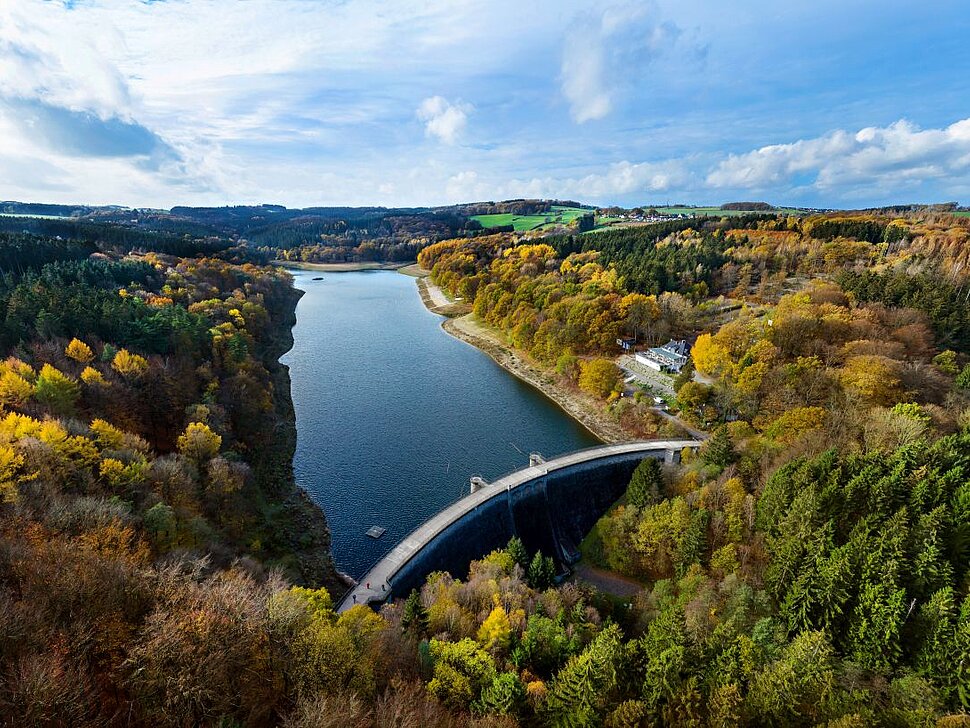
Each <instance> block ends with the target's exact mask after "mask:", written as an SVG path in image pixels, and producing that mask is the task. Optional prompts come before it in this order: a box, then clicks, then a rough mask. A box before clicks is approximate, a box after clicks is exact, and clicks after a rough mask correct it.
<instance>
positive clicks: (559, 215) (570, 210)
mask: <svg viewBox="0 0 970 728" xmlns="http://www.w3.org/2000/svg"><path fill="white" fill-rule="evenodd" d="M588 212H592V210H587V209H583V208H581V207H562V206H559V205H554V206H553V208H552V209H551V210H550V211H549V212H546V213H543V214H541V215H513V214H511V213H501V214H496V215H473V216H472V218H471V219H472V220H475V221H477V222H478V223H479V224H480V225H481V226H482V227H483V228H497V227H506V226H508V225H511V226H512V227H513V229H514V230H515V231H516V232H525V231H527V230H541V229H545V228H551V227H556V226H557V225H568V224H569V223H571V222H572V221H573V220H575V219H576V218H577V217H579V216H580V215H584V214H586V213H588Z"/></svg>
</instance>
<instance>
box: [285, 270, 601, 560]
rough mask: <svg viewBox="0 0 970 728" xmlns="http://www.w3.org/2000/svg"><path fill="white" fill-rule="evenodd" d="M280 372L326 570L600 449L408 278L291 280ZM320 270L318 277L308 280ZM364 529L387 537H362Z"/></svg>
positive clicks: (300, 477) (373, 553) (301, 274)
mask: <svg viewBox="0 0 970 728" xmlns="http://www.w3.org/2000/svg"><path fill="white" fill-rule="evenodd" d="M294 274H295V278H296V286H297V288H299V289H301V290H304V291H306V295H304V296H303V298H302V299H301V300H300V303H299V306H298V307H297V312H296V314H297V324H296V327H295V328H294V330H293V335H294V339H295V343H294V346H293V349H292V350H291V351H290V352H289V353H288V354H287V355H286V356H285V357H283V362H284V363H285V364H288V365H289V367H290V377H291V379H292V393H293V404H294V406H295V408H296V426H297V448H296V458H295V460H294V470H295V473H296V480H297V483H299V485H301V486H302V487H303V488H305V489H306V490H307V492H308V493H309V494H310V496H311V497H312V498H313V499H314V500H315V501H316V502H317V503H318V504H320V506H321V507H322V508H323V510H324V511H325V512H326V514H327V520H328V521H329V523H330V528H331V531H332V532H333V552H334V557H335V559H336V562H337V566H338V567H339V568H340V569H341V570H342V571H345V572H347V573H348V574H350V575H351V576H353V577H355V578H357V577H360V576H362V575H363V574H364V573H365V572H366V571H367V569H368V568H369V567H370V566H371V565H372V564H373V563H374V562H375V561H376V560H377V559H379V558H380V557H381V556H383V555H384V554H385V553H387V552H388V551H390V550H391V548H393V546H394V545H395V544H396V543H397V542H398V541H399V540H400V539H402V538H403V537H404V536H406V535H407V534H408V533H410V532H411V531H412V530H413V529H414V528H416V527H417V526H418V525H420V524H421V523H422V522H423V521H425V520H426V519H427V518H429V517H430V516H432V515H434V514H435V513H437V512H438V511H439V510H441V509H442V508H443V507H445V506H446V505H448V504H449V503H451V502H452V501H454V500H455V499H457V498H458V497H460V496H461V495H464V494H466V493H467V492H468V478H469V477H470V476H471V475H481V476H483V477H484V478H485V479H486V480H490V479H492V478H495V477H497V476H499V475H501V474H503V473H506V472H508V471H510V470H514V469H517V468H520V467H525V466H526V465H528V460H529V455H528V454H529V452H531V451H538V452H541V453H542V454H543V455H545V456H547V457H550V456H553V455H558V454H561V453H564V452H569V451H570V450H576V449H579V448H582V447H588V446H590V445H596V444H598V441H597V440H596V439H595V438H594V437H593V435H592V434H590V433H589V432H588V431H587V430H586V429H584V428H583V427H581V426H580V425H579V424H577V423H576V422H575V421H574V420H572V419H571V418H570V417H569V416H568V415H566V413H565V412H563V411H562V410H561V409H560V408H559V407H558V406H557V405H556V404H555V403H553V402H552V401H551V400H549V399H547V398H546V397H545V396H544V395H542V394H541V393H540V392H538V391H536V390H535V389H533V388H532V387H530V386H528V385H527V384H524V383H523V382H521V381H519V380H518V379H516V378H515V377H513V376H512V375H511V374H509V373H508V372H506V371H505V370H504V369H502V368H501V367H499V366H498V365H497V364H495V362H493V361H492V360H491V359H490V358H488V356H486V355H485V354H483V353H482V352H480V351H479V350H477V349H475V348H474V347H472V346H470V345H468V344H466V343H464V342H462V341H459V340H457V339H455V338H453V337H452V336H450V335H448V334H447V333H446V332H445V331H444V330H442V328H441V321H442V318H441V317H440V316H437V315H435V314H432V313H431V312H429V311H428V310H427V309H426V308H425V307H424V304H423V303H422V302H421V298H420V297H419V295H418V291H417V286H416V285H415V281H414V279H413V278H410V277H408V276H405V275H402V274H400V273H397V272H394V271H364V272H357V273H317V272H314V271H294ZM320 275H322V276H323V277H324V280H322V281H314V280H312V279H313V278H314V277H317V276H320ZM371 526H381V527H384V528H386V529H387V533H385V534H384V536H383V537H382V538H381V539H379V540H374V539H372V538H370V537H368V536H367V535H366V533H365V532H366V531H367V529H368V528H370V527H371Z"/></svg>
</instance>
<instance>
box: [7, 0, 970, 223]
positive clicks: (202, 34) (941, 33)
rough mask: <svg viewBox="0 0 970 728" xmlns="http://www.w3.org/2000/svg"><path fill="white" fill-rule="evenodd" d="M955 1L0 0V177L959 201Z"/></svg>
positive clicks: (312, 194) (159, 188) (962, 55)
mask: <svg viewBox="0 0 970 728" xmlns="http://www.w3.org/2000/svg"><path fill="white" fill-rule="evenodd" d="M968 37H970V7H968V6H967V3H966V0H937V1H934V0H928V1H927V2H923V3H918V4H917V3H913V2H912V1H911V0H909V1H907V2H902V1H898V0H881V1H880V2H869V1H868V0H841V1H840V2H832V1H830V0H816V1H815V2H811V3H779V2H777V0H773V1H771V2H768V1H767V0H765V1H762V0H737V1H736V2H733V3H725V2H721V1H716V2H715V1H713V0H703V1H702V0H679V1H674V0H649V1H647V2H617V3H609V2H606V3H604V2H596V3H594V2H581V1H579V0H557V1H556V2H551V1H548V0H534V1H533V2H531V3H523V2H511V1H506V0H498V1H492V2H471V1H467V2H466V1H463V0H416V1H410V0H396V1H395V2H370V1H358V0H344V1H339V0H333V1H324V0H248V2H236V0H157V1H156V2H135V1H133V0H73V2H70V3H65V2H60V1H59V0H58V1H53V0H52V1H46V0H3V2H2V3H0V198H3V199H19V200H43V201H57V202H70V203H89V204H106V203H115V204H127V205H132V206H159V207H169V206H172V205H175V204H243V203H258V202H274V203H281V204H286V205H289V206H306V205H344V204H350V205H370V204H383V205H434V204H445V203H452V202H460V201H473V200H483V199H505V198H510V197H523V196H529V197H560V198H573V199H581V200H585V201H589V202H594V203H599V204H611V203H616V204H622V205H634V204H646V203H658V202H666V201H670V202H690V203H719V202H724V201H729V200H738V199H764V200H769V201H772V202H775V203H785V204H797V205H809V206H839V207H854V206H868V205H876V204H884V203H889V202H930V201H945V200H959V201H962V202H963V203H965V204H966V203H970V44H968V43H967V41H966V39H967V38H968Z"/></svg>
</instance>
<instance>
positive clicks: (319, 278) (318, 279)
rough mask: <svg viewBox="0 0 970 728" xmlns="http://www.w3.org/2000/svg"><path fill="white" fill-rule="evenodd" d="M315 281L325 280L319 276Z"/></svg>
mask: <svg viewBox="0 0 970 728" xmlns="http://www.w3.org/2000/svg"><path fill="white" fill-rule="evenodd" d="M313 280H315V281H322V280H323V276H317V277H316V278H314V279H313Z"/></svg>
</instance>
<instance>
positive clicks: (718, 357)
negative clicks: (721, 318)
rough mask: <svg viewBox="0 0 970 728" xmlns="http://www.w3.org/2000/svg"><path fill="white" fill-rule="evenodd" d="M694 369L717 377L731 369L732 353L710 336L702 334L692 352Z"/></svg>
mask: <svg viewBox="0 0 970 728" xmlns="http://www.w3.org/2000/svg"><path fill="white" fill-rule="evenodd" d="M690 355H691V358H692V359H693V360H694V367H695V368H696V369H697V371H699V372H700V373H701V374H708V375H711V376H717V375H719V374H723V373H726V372H727V371H728V370H729V369H730V368H731V353H730V352H729V351H728V350H727V348H726V347H724V346H721V345H720V344H719V343H717V342H716V341H715V340H714V337H713V336H711V335H710V334H701V335H700V336H698V337H697V341H695V342H694V347H693V348H692V349H691V350H690Z"/></svg>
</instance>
